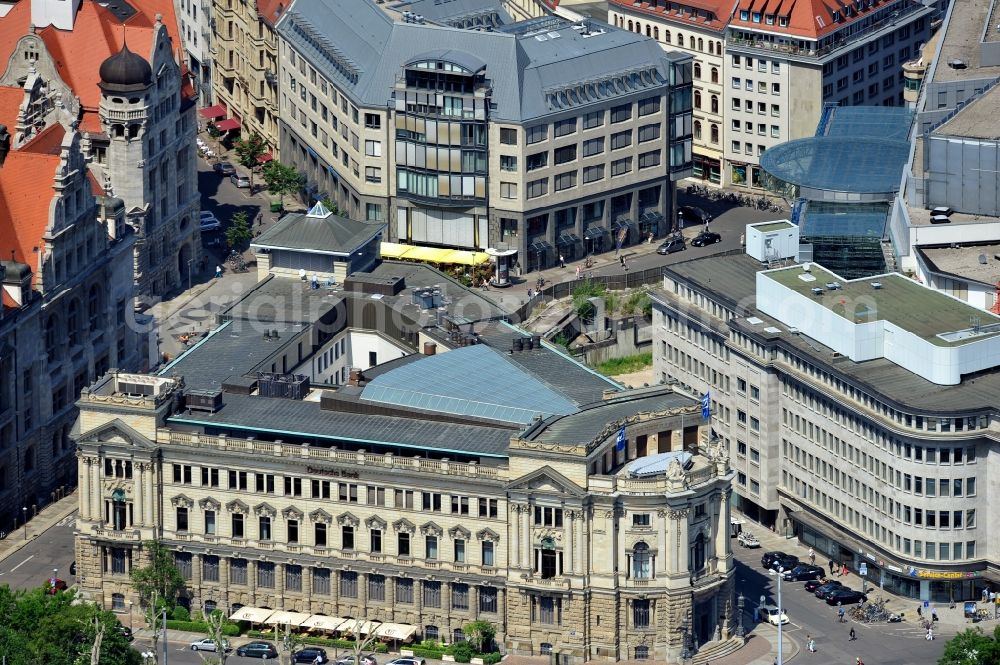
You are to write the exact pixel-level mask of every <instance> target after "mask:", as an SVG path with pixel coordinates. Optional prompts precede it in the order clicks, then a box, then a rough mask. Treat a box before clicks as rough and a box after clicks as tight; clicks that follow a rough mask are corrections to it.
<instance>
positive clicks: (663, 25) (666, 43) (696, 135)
mask: <svg viewBox="0 0 1000 665" xmlns="http://www.w3.org/2000/svg"><path fill="white" fill-rule="evenodd" d="M735 6H736V2H735V0H716V1H714V2H708V3H706V2H703V1H702V0H698V1H697V2H683V1H681V2H673V3H666V2H652V3H640V2H632V1H631V0H609V2H608V22H609V23H611V24H613V25H616V26H618V27H619V28H622V29H626V30H629V31H635V32H637V33H639V34H644V35H646V36H647V37H652V38H653V39H655V40H656V41H657V42H659V43H660V46H662V47H663V48H664V49H666V50H677V51H680V52H681V53H688V54H690V55H691V57H692V58H693V64H692V69H691V72H692V75H691V81H692V85H693V91H692V109H693V114H694V121H693V124H692V135H693V141H692V152H693V153H694V154H693V157H692V162H693V171H692V175H693V176H694V177H695V178H699V179H701V180H703V181H705V182H708V183H711V184H713V185H721V184H722V171H723V167H722V159H723V149H722V145H723V144H722V135H723V123H724V122H725V118H724V116H725V108H726V107H725V104H724V100H725V95H726V91H725V88H724V82H725V80H726V76H725V73H724V70H725V57H724V54H723V43H724V41H725V37H726V25H727V24H728V23H729V18H730V16H731V15H732V13H733V9H734V8H735Z"/></svg>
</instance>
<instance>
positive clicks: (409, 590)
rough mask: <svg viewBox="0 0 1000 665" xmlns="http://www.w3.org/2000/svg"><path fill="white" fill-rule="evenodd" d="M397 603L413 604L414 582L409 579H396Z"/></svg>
mask: <svg viewBox="0 0 1000 665" xmlns="http://www.w3.org/2000/svg"><path fill="white" fill-rule="evenodd" d="M395 596H396V602H397V603H403V604H404V605H412V604H413V580H412V579H410V578H408V577H397V578H396V593H395Z"/></svg>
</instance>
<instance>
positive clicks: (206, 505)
mask: <svg viewBox="0 0 1000 665" xmlns="http://www.w3.org/2000/svg"><path fill="white" fill-rule="evenodd" d="M221 505H222V504H220V503H219V502H218V501H216V500H215V499H213V498H212V497H210V496H209V497H205V498H204V499H202V500H201V501H199V502H198V507H199V508H201V509H202V510H218V509H219V508H220V507H221Z"/></svg>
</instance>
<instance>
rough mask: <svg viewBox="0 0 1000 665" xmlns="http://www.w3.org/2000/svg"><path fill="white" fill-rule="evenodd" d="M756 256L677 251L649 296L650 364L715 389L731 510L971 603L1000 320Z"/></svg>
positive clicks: (918, 294) (977, 582)
mask: <svg viewBox="0 0 1000 665" xmlns="http://www.w3.org/2000/svg"><path fill="white" fill-rule="evenodd" d="M757 230H758V231H759V232H760V233H763V234H764V235H765V236H773V238H774V239H773V242H772V243H770V245H771V246H772V247H779V246H783V245H782V241H781V240H780V238H779V236H780V235H781V234H782V233H783V232H784V228H778V227H777V226H775V227H774V228H771V227H768V226H766V225H765V226H764V228H762V229H757ZM753 244H754V246H755V247H766V246H767V243H763V242H761V243H758V242H756V240H755V242H754V243H753ZM749 245H750V243H749V242H748V247H749ZM754 251H755V250H754ZM786 253H787V252H786ZM760 258H762V257H760V256H758V257H757V258H753V257H751V256H749V255H745V254H740V255H732V256H720V257H709V258H704V259H698V260H694V261H687V262H683V263H679V264H674V265H672V266H669V267H667V268H666V272H665V278H664V287H663V289H662V291H658V292H656V293H655V294H654V328H655V330H654V339H655V342H654V343H655V345H656V347H657V348H656V352H655V354H654V367H655V371H656V372H657V377H658V378H660V379H661V380H663V381H671V380H673V381H677V382H679V383H680V384H681V386H687V387H689V388H690V390H692V391H695V392H710V393H711V402H712V412H713V417H712V424H711V426H712V430H713V433H714V435H716V436H719V437H722V439H723V440H724V441H725V442H726V443H727V445H728V446H729V450H730V452H731V454H732V459H733V467H734V470H735V471H736V481H735V485H734V490H735V494H736V497H737V499H736V500H737V504H738V506H739V507H740V509H741V510H742V511H744V512H745V513H747V514H749V515H751V516H752V517H754V518H756V519H760V520H761V521H762V522H764V523H765V524H768V525H773V526H774V527H775V528H776V529H777V530H778V531H779V532H781V533H786V534H788V535H793V534H794V535H796V536H798V537H799V538H800V539H801V540H802V541H803V542H805V543H806V544H808V545H810V546H812V547H815V548H816V550H817V551H820V552H822V553H824V554H827V555H829V556H831V557H832V558H833V559H836V560H838V561H845V562H846V563H847V565H848V566H849V567H850V568H851V569H852V570H854V571H860V570H861V569H862V564H863V565H864V568H865V569H866V570H867V577H868V579H869V581H870V582H872V583H874V584H876V585H879V586H882V587H884V588H885V589H886V590H888V591H891V592H893V593H896V594H899V595H902V596H907V597H912V598H920V599H923V600H929V601H932V602H948V601H951V600H955V601H959V600H973V599H976V598H978V597H979V595H980V592H981V590H982V588H983V587H984V585H986V584H987V583H995V580H997V579H998V571H997V562H998V553H997V550H996V547H995V544H994V540H995V539H994V538H993V535H994V534H993V533H992V532H991V531H990V529H991V527H990V524H991V523H992V521H993V514H992V510H991V509H990V507H989V506H990V505H991V501H990V492H991V488H990V483H989V479H990V478H991V477H992V476H993V475H994V474H995V472H993V471H991V468H992V465H993V463H994V461H993V458H994V457H995V455H994V454H993V453H994V447H995V443H994V438H995V436H994V434H995V431H996V428H997V419H998V414H997V406H996V399H995V396H996V394H997V390H998V388H1000V371H998V370H997V368H996V365H997V364H998V361H997V358H998V355H997V354H998V348H997V345H998V343H1000V341H998V340H1000V338H998V337H997V336H996V331H997V329H998V324H1000V318H998V317H996V316H993V315H991V314H987V313H984V312H982V311H980V310H976V309H975V308H973V307H971V306H969V305H968V304H966V303H964V302H962V301H961V300H959V299H957V298H955V297H952V296H950V295H946V294H943V293H940V292H938V291H935V290H933V289H930V288H927V287H925V286H923V285H921V284H919V283H917V282H916V281H914V280H911V279H909V278H907V277H904V276H902V275H900V274H886V275H881V276H878V277H869V278H865V279H859V280H848V279H846V278H844V277H842V276H840V275H837V274H835V273H833V272H830V271H828V270H826V269H825V268H823V267H821V266H820V265H819V264H805V263H803V264H793V265H786V266H785V267H782V268H775V269H767V266H766V264H765V263H763V262H761V261H760V260H759V259H760Z"/></svg>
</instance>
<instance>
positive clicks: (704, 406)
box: [701, 391, 712, 420]
mask: <svg viewBox="0 0 1000 665" xmlns="http://www.w3.org/2000/svg"><path fill="white" fill-rule="evenodd" d="M701 417H702V418H704V419H705V420H708V419H709V418H711V417H712V391H708V392H706V393H705V394H704V395H702V396H701Z"/></svg>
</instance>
